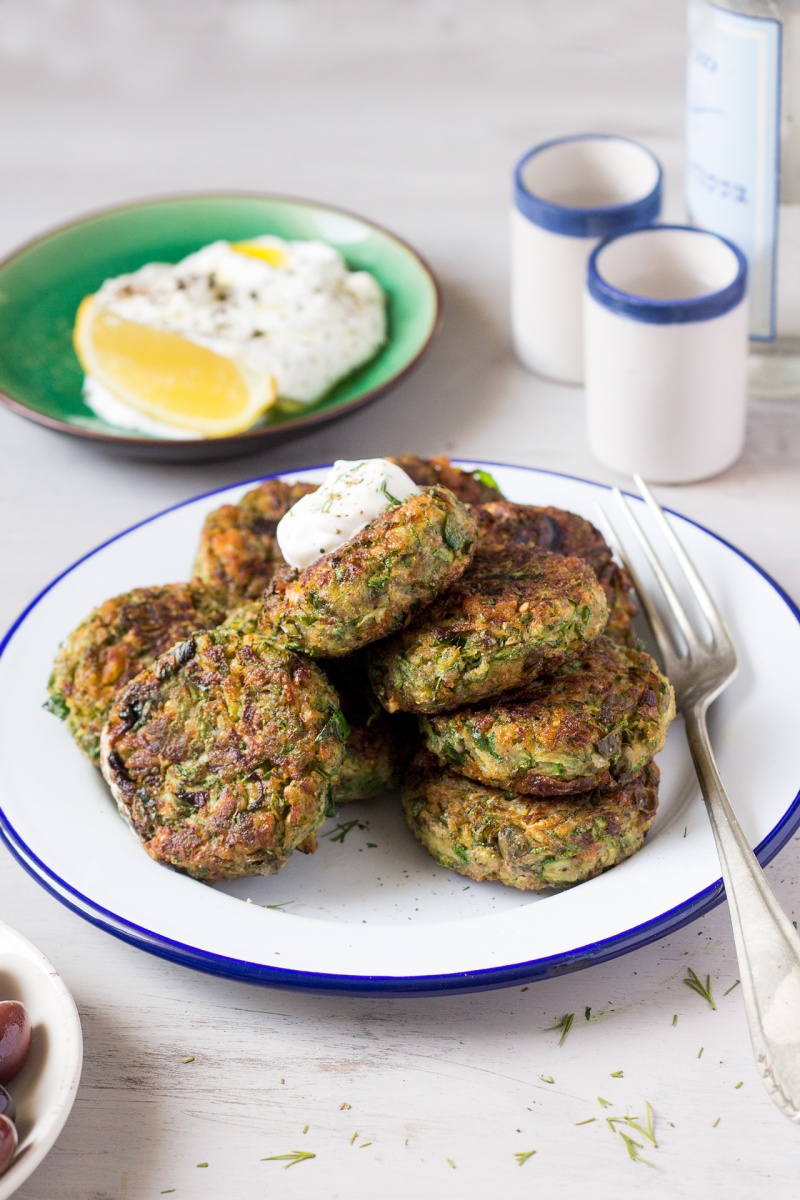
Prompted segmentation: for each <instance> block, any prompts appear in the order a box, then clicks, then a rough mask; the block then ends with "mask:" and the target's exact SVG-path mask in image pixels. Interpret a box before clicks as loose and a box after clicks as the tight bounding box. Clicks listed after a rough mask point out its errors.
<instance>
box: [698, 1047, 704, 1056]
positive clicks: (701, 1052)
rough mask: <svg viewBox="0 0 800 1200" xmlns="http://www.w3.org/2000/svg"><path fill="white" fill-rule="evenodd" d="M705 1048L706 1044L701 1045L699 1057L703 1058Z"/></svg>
mask: <svg viewBox="0 0 800 1200" xmlns="http://www.w3.org/2000/svg"><path fill="white" fill-rule="evenodd" d="M704 1049H705V1047H704V1046H701V1047H700V1049H699V1050H698V1051H697V1057H698V1058H702V1057H703V1050H704Z"/></svg>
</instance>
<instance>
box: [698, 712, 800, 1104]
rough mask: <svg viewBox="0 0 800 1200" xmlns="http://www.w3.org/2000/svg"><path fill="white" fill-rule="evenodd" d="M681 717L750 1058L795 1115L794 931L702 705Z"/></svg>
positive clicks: (798, 984) (798, 1045) (797, 956)
mask: <svg viewBox="0 0 800 1200" xmlns="http://www.w3.org/2000/svg"><path fill="white" fill-rule="evenodd" d="M684 719H685V722H686V735H687V738H688V741H689V749H690V751H691V755H692V758H693V759H694V764H695V767H696V768H697V774H698V777H699V780H700V787H701V790H702V792H703V798H704V800H705V802H706V808H707V809H708V815H709V817H710V820H711V828H712V829H713V831H714V838H715V840H716V843H717V850H718V852H719V860H720V865H721V867H722V878H723V881H724V883H725V892H726V895H727V898H728V906H729V908H730V914H731V921H732V923H733V936H734V941H735V943H736V955H737V958H738V961H739V971H740V974H741V982H742V992H743V995H744V1003H745V1011H746V1013H747V1023H748V1025H749V1028H750V1038H751V1040H752V1043H753V1051H754V1053H755V1057H756V1063H757V1066H758V1069H759V1072H760V1074H761V1077H762V1079H763V1081H764V1084H765V1086H766V1089H767V1091H768V1092H769V1093H770V1095H771V1096H772V1099H773V1100H774V1101H775V1103H776V1104H777V1106H778V1108H780V1109H781V1111H782V1112H784V1113H785V1114H786V1116H788V1117H789V1118H790V1119H791V1120H792V1121H797V1122H799V1123H800V936H798V933H797V930H796V929H795V928H794V927H793V925H792V923H791V921H790V920H789V918H788V917H787V916H786V914H785V913H784V912H783V909H782V908H781V906H780V904H779V903H778V900H777V898H776V896H775V893H774V892H773V891H772V888H771V887H770V886H769V884H768V883H767V880H766V877H765V875H764V872H763V871H762V870H761V867H760V866H759V864H758V862H757V860H756V857H755V855H754V854H753V852H752V850H751V849H750V846H749V845H748V842H747V839H746V838H745V836H744V834H743V833H742V828H741V826H740V825H739V822H738V820H737V819H736V814H735V813H734V811H733V809H732V808H731V804H730V801H729V800H728V796H727V794H726V792H725V788H724V786H723V783H722V779H721V778H720V774H719V771H718V769H717V764H716V761H715V759H714V753H713V751H712V749H711V743H710V741H709V738H708V728H707V725H706V709H705V707H702V708H695V709H690V710H689V711H687V712H684Z"/></svg>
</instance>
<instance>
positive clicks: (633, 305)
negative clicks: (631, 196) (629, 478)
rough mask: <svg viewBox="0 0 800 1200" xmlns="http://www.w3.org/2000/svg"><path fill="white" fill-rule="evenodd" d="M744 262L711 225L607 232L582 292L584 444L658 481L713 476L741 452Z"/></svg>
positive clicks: (611, 462) (621, 467)
mask: <svg viewBox="0 0 800 1200" xmlns="http://www.w3.org/2000/svg"><path fill="white" fill-rule="evenodd" d="M746 293H747V265H746V262H745V259H744V256H743V255H742V253H741V251H740V250H738V249H737V247H736V246H734V245H733V243H731V242H729V241H727V240H726V239H725V238H722V237H719V236H718V235H717V234H714V233H709V232H707V231H706V230H702V229H696V228H693V227H691V226H686V225H653V226H651V227H650V228H649V229H639V230H634V231H632V232H630V233H625V234H621V235H619V236H618V237H613V238H609V239H607V240H606V241H604V242H602V243H601V244H600V245H599V246H598V247H597V248H596V250H595V251H594V252H593V253H592V256H591V258H590V259H589V265H588V274H587V282H586V294H585V300H584V338H585V343H584V350H585V359H586V411H587V420H588V431H589V445H590V447H591V450H592V453H593V454H594V455H595V457H596V458H598V459H599V460H600V462H602V463H604V464H605V465H606V466H607V467H612V468H613V469H614V470H616V471H620V472H624V473H625V474H631V473H633V472H638V473H639V474H640V475H643V476H644V477H645V478H646V479H651V480H653V481H654V482H657V483H689V482H691V481H693V480H697V479H705V478H707V477H709V476H711V475H716V474H718V473H719V472H720V471H724V470H725V469H726V468H727V467H729V466H731V465H732V464H733V463H734V462H735V461H736V459H737V458H738V457H739V455H740V454H741V452H742V449H743V447H744V437H745V419H746V408H747V388H746V367H747V346H748V342H747V294H746Z"/></svg>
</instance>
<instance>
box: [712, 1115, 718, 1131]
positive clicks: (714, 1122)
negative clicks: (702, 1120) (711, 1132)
mask: <svg viewBox="0 0 800 1200" xmlns="http://www.w3.org/2000/svg"><path fill="white" fill-rule="evenodd" d="M718 1125H719V1117H717V1119H716V1121H712V1122H711V1128H712V1129H716V1128H717V1126H718Z"/></svg>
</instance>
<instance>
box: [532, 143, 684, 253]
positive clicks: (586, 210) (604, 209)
mask: <svg viewBox="0 0 800 1200" xmlns="http://www.w3.org/2000/svg"><path fill="white" fill-rule="evenodd" d="M572 142H620V143H624V144H625V145H627V146H634V147H635V148H636V149H637V150H638V151H640V152H641V154H642V155H643V156H647V157H648V158H649V159H651V160H652V164H653V167H654V168H655V183H654V185H653V187H652V188H651V190H650V191H648V192H647V193H646V194H645V195H643V196H640V197H637V198H636V199H634V200H631V201H628V202H626V203H621V204H609V205H598V206H595V207H586V206H577V205H576V206H572V205H568V204H559V203H557V202H555V201H553V200H547V199H545V198H544V197H543V196H539V195H537V194H536V193H535V192H533V191H531V190H530V188H529V187H528V186H527V184H526V183H525V179H524V175H525V168H526V167H527V165H528V163H529V162H530V161H531V159H533V158H534V157H535V156H536V155H539V154H541V153H542V152H543V151H546V150H550V149H552V148H554V147H556V146H563V145H568V144H569V143H572ZM661 191H662V171H661V164H660V163H659V161H658V159H657V158H656V157H655V155H654V154H652V153H651V151H649V150H648V149H647V148H646V147H645V146H642V145H640V144H639V142H635V141H633V139H631V138H623V137H617V136H616V135H615V134H610V133H578V134H573V135H572V136H571V137H563V138H552V139H551V140H550V141H549V142H541V143H540V144H539V145H538V146H534V147H533V149H532V150H529V151H528V152H527V154H524V155H523V157H522V158H521V159H520V160H519V162H518V163H517V166H516V169H515V171H514V202H515V204H516V207H517V208H518V210H519V211H520V212H521V213H522V215H523V216H524V217H526V218H527V219H528V220H529V221H532V222H533V224H534V225H539V226H540V227H541V228H542V229H547V230H549V231H550V232H551V233H560V234H565V235H567V236H569V237H588V238H597V237H601V238H605V237H609V236H610V235H611V234H615V233H621V232H623V231H624V230H628V229H634V228H638V227H640V226H642V225H649V224H651V222H653V221H655V219H656V217H657V216H658V215H659V213H660V212H661Z"/></svg>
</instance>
